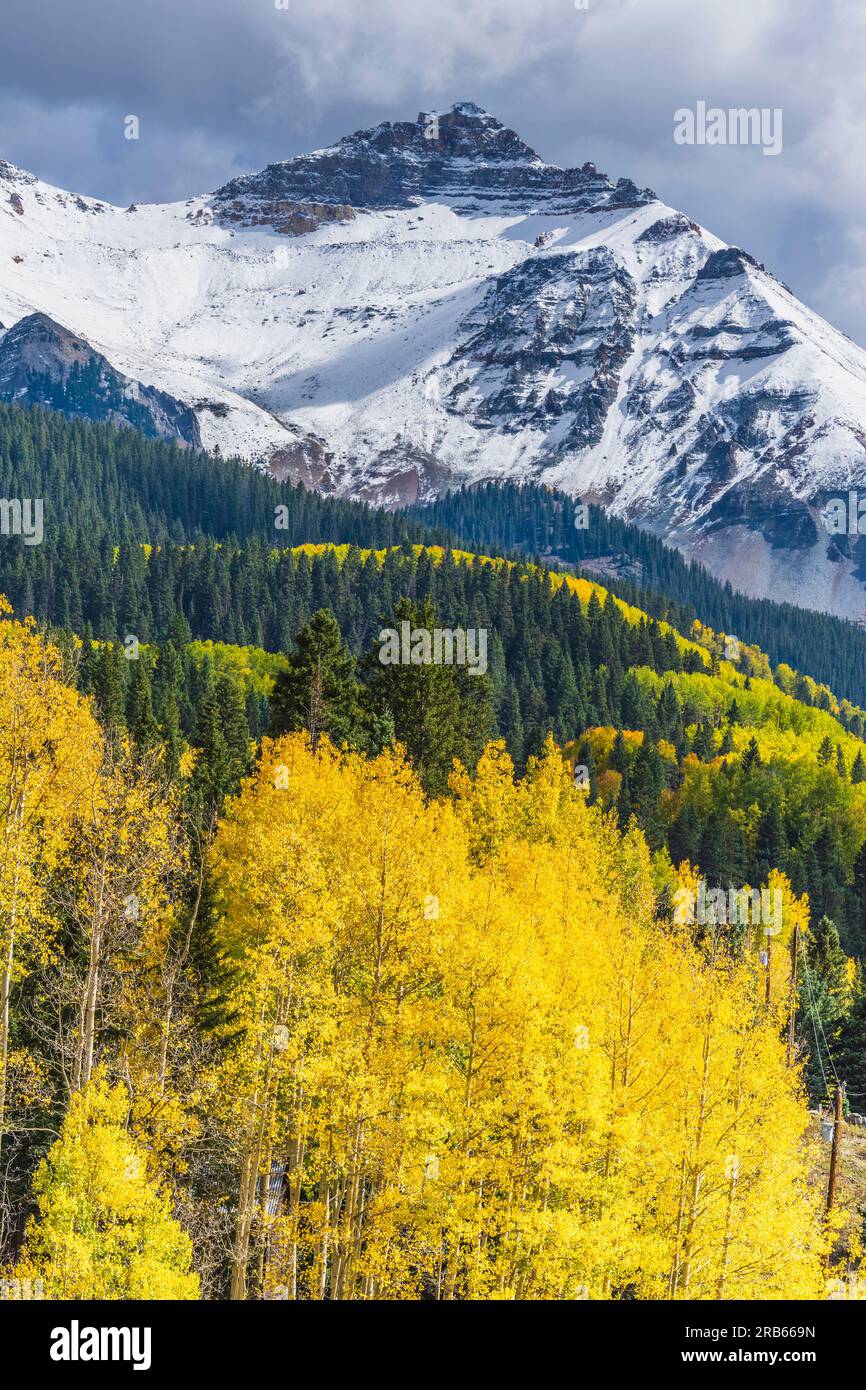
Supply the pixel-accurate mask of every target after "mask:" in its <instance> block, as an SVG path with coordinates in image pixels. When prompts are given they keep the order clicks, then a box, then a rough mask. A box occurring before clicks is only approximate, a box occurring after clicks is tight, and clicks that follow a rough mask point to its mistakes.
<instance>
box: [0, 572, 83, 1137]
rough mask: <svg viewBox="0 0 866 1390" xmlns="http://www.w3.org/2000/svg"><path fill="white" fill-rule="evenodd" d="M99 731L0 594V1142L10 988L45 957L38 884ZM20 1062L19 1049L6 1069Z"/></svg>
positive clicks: (64, 834)
mask: <svg viewBox="0 0 866 1390" xmlns="http://www.w3.org/2000/svg"><path fill="white" fill-rule="evenodd" d="M101 755H102V739H101V735H100V731H99V728H98V726H97V724H96V721H95V719H94V718H93V716H92V714H91V711H90V708H89V704H88V702H87V701H85V700H84V699H82V697H81V696H80V695H78V694H76V692H75V691H74V690H72V689H70V688H69V686H68V685H66V684H65V682H64V680H63V673H62V668H61V662H60V657H59V654H58V653H57V652H56V651H55V649H54V648H53V647H51V646H50V645H49V644H47V643H45V642H44V641H43V640H42V639H41V638H40V637H39V636H38V635H37V634H36V632H35V631H34V625H33V622H32V620H29V619H28V620H26V621H25V622H23V623H18V622H15V621H13V620H12V618H11V616H10V609H9V605H8V604H7V603H6V600H5V599H0V1148H2V1143H3V1134H4V1130H5V1129H6V1128H7V1125H8V1123H9V1118H10V1117H9V1109H10V1106H12V1107H14V1106H15V1104H16V1102H17V1099H18V1098H17V1097H16V1096H15V1094H13V1093H11V1092H10V1089H9V1087H8V1085H7V1082H8V1080H9V1079H10V1069H9V1061H10V1047H11V1027H12V1012H11V1011H12V991H13V989H14V987H15V986H16V985H17V984H19V983H20V982H21V981H22V980H23V979H25V978H26V977H27V976H28V975H29V974H30V972H31V971H32V970H33V969H35V968H37V967H40V966H44V965H45V964H46V963H47V962H48V961H49V960H50V959H51V957H52V952H53V948H54V941H55V935H56V931H57V917H56V912H55V905H54V904H53V903H52V902H51V901H50V899H49V895H48V885H49V881H50V877H51V874H52V873H53V872H54V871H55V870H56V868H57V866H58V863H59V862H60V860H61V858H62V856H63V854H64V852H65V849H66V845H67V842H68V837H69V835H70V833H71V826H72V824H73V821H74V819H75V817H76V815H77V814H78V813H79V811H80V810H81V809H82V808H83V807H84V805H85V804H86V801H87V797H88V794H89V790H90V787H91V785H92V781H93V778H94V777H95V775H96V769H97V767H98V765H99V760H100V757H101ZM21 1066H24V1067H25V1070H26V1069H27V1068H26V1064H25V1063H24V1062H23V1059H22V1058H21V1057H20V1056H19V1057H18V1060H17V1064H16V1068H13V1070H12V1073H11V1075H12V1076H13V1077H14V1075H15V1072H16V1071H17V1070H19V1069H20V1067H21Z"/></svg>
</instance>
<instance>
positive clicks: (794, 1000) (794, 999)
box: [788, 922, 800, 1067]
mask: <svg viewBox="0 0 866 1390" xmlns="http://www.w3.org/2000/svg"><path fill="white" fill-rule="evenodd" d="M799 943H800V928H799V927H798V926H797V923H796V922H795V923H794V940H793V942H792V943H791V1025H790V1027H789V1029H788V1066H789V1067H790V1066H792V1065H793V1062H794V1022H795V1020H796V1017H797V954H798V946H799Z"/></svg>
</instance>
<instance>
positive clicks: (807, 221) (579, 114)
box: [0, 0, 866, 341]
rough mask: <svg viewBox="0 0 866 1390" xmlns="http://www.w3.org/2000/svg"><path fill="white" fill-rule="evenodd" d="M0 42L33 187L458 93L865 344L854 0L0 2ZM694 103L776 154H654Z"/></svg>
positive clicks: (113, 178) (4, 114)
mask: <svg viewBox="0 0 866 1390" xmlns="http://www.w3.org/2000/svg"><path fill="white" fill-rule="evenodd" d="M0 38H2V71H3V85H2V95H0V156H2V157H6V158H8V159H11V160H12V161H14V162H15V163H18V164H21V165H23V166H24V167H26V168H30V169H33V170H34V172H37V173H38V174H40V176H41V177H43V178H45V179H48V180H49V181H50V182H53V183H57V184H60V185H62V186H65V187H70V188H75V189H76V190H78V191H82V192H87V193H94V194H98V195H99V196H101V197H105V198H109V199H112V200H113V201H116V202H129V201H132V200H135V201H143V200H146V199H167V198H181V197H186V196H188V195H189V194H191V193H197V192H203V191H206V190H208V189H211V188H213V187H215V186H217V185H218V184H220V183H221V182H223V181H224V180H225V179H227V178H229V177H230V176H232V175H233V174H235V173H238V172H241V171H244V170H247V169H253V168H260V167H261V166H262V165H263V164H265V163H267V162H268V161H269V160H274V159H282V158H287V157H288V156H290V155H292V154H295V153H298V152H299V151H301V150H305V149H311V148H314V147H316V146H317V145H322V144H327V143H330V142H331V141H332V140H334V139H336V138H337V137H339V136H340V135H341V134H345V133H347V132H349V131H352V130H355V129H357V128H359V127H362V126H365V125H370V124H373V123H375V122H376V121H379V120H383V119H390V120H399V119H405V118H407V117H414V116H415V115H416V114H417V112H418V110H419V109H422V108H425V109H426V108H434V107H437V106H438V107H444V106H447V105H450V103H451V102H453V101H455V100H464V99H471V100H474V101H477V102H479V103H480V104H482V105H484V106H486V107H487V108H488V109H489V110H492V111H493V112H495V114H497V115H498V116H499V117H500V119H502V120H504V121H505V122H506V123H507V124H509V125H511V126H513V127H514V128H515V129H517V130H518V131H519V132H520V134H521V135H522V136H523V137H524V139H526V140H528V141H529V143H530V144H532V145H534V146H535V148H536V149H538V150H539V152H540V153H541V154H542V155H543V156H544V157H545V158H546V159H549V160H552V161H554V162H556V163H561V164H574V163H582V162H583V161H584V160H586V159H591V160H593V161H594V162H595V163H596V164H598V165H599V166H600V167H601V168H603V169H605V170H607V172H609V173H611V174H613V175H615V176H618V175H620V174H626V175H629V176H630V177H633V178H634V179H635V180H636V181H637V182H639V183H641V184H645V183H649V184H650V185H651V186H653V187H654V188H655V189H656V191H657V192H658V194H659V195H660V196H661V197H662V198H664V199H665V201H666V202H669V203H671V204H673V205H675V206H678V207H682V208H683V209H684V210H685V211H687V212H689V213H690V214H691V215H693V216H694V217H696V218H698V219H699V220H700V221H701V222H703V223H704V224H705V225H706V226H708V227H710V228H711V229H712V230H713V231H716V232H717V233H718V234H719V235H720V236H722V237H724V238H725V239H726V240H728V241H733V242H735V243H738V244H740V245H744V246H746V247H747V248H748V249H749V250H751V251H752V252H753V253H754V254H755V255H757V256H758V257H759V258H760V259H762V260H764V261H765V262H766V263H767V264H768V265H769V267H770V268H771V269H773V270H774V271H775V272H776V273H777V274H779V275H780V277H781V278H782V279H784V280H786V281H788V283H790V284H791V286H792V288H793V289H794V290H795V291H796V292H797V293H798V294H799V295H801V296H802V297H803V298H804V299H805V300H806V301H807V302H809V303H810V304H812V305H813V306H814V307H815V308H817V309H818V310H819V311H820V312H822V313H825V314H826V315H827V317H829V318H831V319H832V320H833V321H835V322H836V323H838V324H839V325H840V326H841V327H843V328H845V329H846V330H847V331H849V332H850V333H852V334H853V335H854V336H857V337H858V338H859V339H860V340H861V341H866V237H864V234H863V232H861V230H860V229H861V228H863V227H866V180H864V179H863V177H862V159H861V150H862V149H863V147H864V134H866V130H864V126H866V116H864V112H866V102H864V100H863V98H864V85H866V83H864V75H863V74H864V70H866V65H864V61H863V60H864V56H866V15H864V14H863V11H862V7H861V6H860V5H859V4H857V3H856V0H827V2H826V3H824V4H822V5H816V4H814V3H813V0H725V3H724V4H712V3H706V2H705V0H588V6H587V8H586V9H583V8H582V7H580V5H579V4H575V0H367V2H366V3H359V2H358V0H288V8H278V7H277V4H276V3H275V2H274V0H142V3H140V4H136V3H132V0H76V2H75V4H71V3H65V4H64V3H60V0H3V11H2V30H0ZM698 100H704V101H706V102H707V103H708V104H710V105H717V106H721V107H724V108H729V107H732V106H760V107H764V106H766V107H773V108H775V107H779V108H781V109H782V111H783V116H784V147H783V151H782V153H781V155H780V156H779V157H778V158H775V159H773V158H767V157H764V156H763V155H762V153H761V150H760V149H758V148H754V147H728V148H724V147H708V146H704V147H687V146H685V147H684V146H677V145H676V144H675V143H674V141H673V113H674V111H675V110H676V109H677V108H678V107H683V106H691V107H693V106H694V104H695V102H696V101H698ZM128 114H135V115H137V116H138V117H139V118H140V121H141V139H140V140H139V141H138V142H134V141H126V140H124V139H123V117H124V116H125V115H128Z"/></svg>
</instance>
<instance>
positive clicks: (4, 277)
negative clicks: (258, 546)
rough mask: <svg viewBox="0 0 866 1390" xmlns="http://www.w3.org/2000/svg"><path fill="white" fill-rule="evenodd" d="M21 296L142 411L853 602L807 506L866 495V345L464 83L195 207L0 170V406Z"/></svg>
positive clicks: (851, 605) (781, 593)
mask: <svg viewBox="0 0 866 1390" xmlns="http://www.w3.org/2000/svg"><path fill="white" fill-rule="evenodd" d="M34 314H35V315H42V316H47V319H48V320H51V321H53V324H52V332H55V331H57V332H60V333H62V331H63V330H66V331H67V334H68V336H69V337H70V338H71V339H73V340H74V341H75V342H77V343H78V344H79V348H78V349H77V350H78V351H83V350H84V349H86V348H87V347H88V346H89V348H90V349H92V352H93V354H94V358H95V359H96V360H97V361H99V362H100V363H101V359H102V358H104V359H106V361H105V363H104V365H100V366H99V367H98V370H97V369H93V370H92V371H91V376H93V371H94V370H95V371H96V375H97V376H100V374H101V379H102V380H104V381H109V378H108V376H107V373H108V372H109V371H110V370H112V369H113V372H114V373H115V374H116V379H115V378H111V379H110V382H109V386H108V387H106V388H105V389H106V390H107V391H108V394H109V396H110V397H111V399H112V401H114V402H115V403H116V397H117V393H118V391H119V393H120V395H121V397H123V398H125V399H127V400H130V399H131V400H132V401H133V403H134V404H135V405H136V406H138V405H140V404H141V401H142V397H141V392H142V391H144V390H146V389H147V388H154V390H155V393H156V400H155V399H154V398H152V397H151V398H148V397H145V398H144V405H145V406H154V405H155V404H156V403H157V401H158V404H159V411H157V414H158V415H159V418H160V421H161V423H160V427H159V428H158V429H156V425H155V424H154V429H156V432H161V433H165V432H168V433H169V434H171V433H172V431H174V434H175V437H178V438H180V439H185V440H186V441H187V442H191V443H195V442H197V439H198V438H199V437H200V439H201V442H202V443H203V444H204V446H205V447H208V448H213V447H214V446H216V445H219V447H220V448H221V450H222V452H223V453H224V454H225V453H238V454H241V455H243V456H245V457H248V458H255V459H260V460H261V461H262V462H263V463H266V464H267V465H268V466H270V467H271V468H272V469H273V470H274V471H275V472H277V473H278V474H279V475H281V476H292V477H299V478H303V479H304V481H306V482H307V483H309V484H312V485H314V486H317V487H320V488H323V489H327V490H335V491H339V492H343V493H348V494H352V495H355V496H360V497H367V498H371V499H376V500H384V501H386V502H401V501H410V500H415V499H416V498H419V497H424V496H428V495H432V494H433V493H435V492H436V491H439V490H441V489H443V488H445V487H447V486H450V485H453V484H455V483H458V482H465V481H473V480H480V479H487V478H511V479H521V478H522V479H533V480H536V481H538V480H541V481H546V482H549V483H551V484H554V485H557V486H560V487H563V488H565V489H567V490H568V491H569V492H572V493H574V494H577V495H580V496H581V497H583V498H584V499H585V500H596V501H600V502H602V503H603V504H604V505H605V506H606V507H608V508H609V509H610V510H611V511H613V512H616V513H618V514H620V515H623V516H625V517H627V518H628V519H630V520H632V521H634V522H636V523H637V524H639V525H642V526H645V527H647V528H649V529H651V530H652V531H654V532H656V533H658V534H660V535H662V536H665V537H666V538H668V539H669V540H671V541H672V542H673V543H675V544H677V545H678V546H680V547H681V548H682V549H684V550H686V551H687V552H688V553H690V554H692V555H695V556H696V557H698V558H700V559H701V560H703V561H704V563H706V564H707V565H708V566H709V568H710V569H711V570H713V571H714V573H716V574H717V575H719V576H721V577H722V578H730V579H731V580H732V582H734V583H735V585H736V586H738V587H740V588H743V589H745V590H747V591H748V592H750V593H752V594H757V595H767V596H769V597H772V598H776V599H788V600H791V601H792V602H797V603H801V604H806V605H809V606H814V607H820V608H826V609H828V610H830V611H834V612H837V613H842V614H848V615H851V616H856V617H858V618H861V619H866V590H864V587H863V583H864V580H866V547H864V545H863V542H862V541H858V540H857V538H856V537H851V538H849V537H846V536H844V535H843V536H831V535H830V534H829V533H828V531H827V530H826V528H825V526H824V525H823V524H822V520H821V515H820V510H821V507H822V506H823V505H824V503H825V502H826V499H827V498H828V497H835V496H839V497H846V496H847V493H848V490H849V489H851V488H853V489H857V488H858V486H859V487H860V488H861V489H862V492H863V494H864V495H866V352H864V351H863V350H862V349H860V348H859V347H857V346H856V345H855V344H854V343H852V342H851V340H850V339H848V338H847V337H845V336H844V335H843V334H842V333H839V332H837V331H836V330H835V329H833V328H832V327H831V326H830V325H829V324H827V323H826V322H825V321H824V320H823V319H821V318H820V317H819V316H818V315H817V314H814V313H812V312H811V311H810V310H809V309H807V308H806V307H805V306H804V305H803V304H801V303H800V302H799V301H798V300H797V299H796V298H795V297H794V295H793V294H792V293H791V292H790V291H789V290H788V289H787V288H786V287H785V286H784V285H783V284H781V283H780V282H779V281H778V280H776V279H774V277H773V276H772V275H771V274H770V273H769V272H767V271H766V270H765V269H764V268H763V267H762V266H760V265H758V264H757V262H756V261H755V260H754V259H753V258H752V257H750V256H749V255H748V254H747V253H746V252H744V251H741V250H739V249H737V248H734V247H728V246H726V245H725V244H724V243H723V242H721V241H720V240H719V239H718V238H717V237H714V236H713V235H712V234H711V233H709V232H707V231H706V230H705V229H704V228H702V227H700V226H698V225H697V223H695V222H693V221H691V220H690V219H689V218H688V217H686V216H684V215H683V214H682V213H679V212H677V211H675V210H674V209H672V208H669V207H666V206H665V205H664V204H663V203H661V202H660V201H659V200H658V199H657V198H656V197H655V195H654V194H653V193H652V192H651V191H650V190H649V189H640V188H638V187H637V185H636V184H634V183H632V182H631V181H630V180H628V179H620V180H619V181H618V182H616V183H614V182H612V181H611V180H610V179H608V178H607V177H606V176H605V175H604V174H601V173H599V171H598V170H597V169H596V168H595V166H594V165H592V164H585V165H584V166H583V167H582V168H580V169H560V168H557V167H556V166H553V165H549V164H546V163H544V162H543V160H542V159H540V158H539V156H538V155H537V154H536V153H535V152H534V151H533V150H531V149H530V148H529V147H528V146H527V145H525V144H524V143H523V141H522V140H521V139H520V138H519V136H517V135H516V134H515V133H514V132H513V131H511V130H508V129H506V128H505V127H504V126H503V125H502V124H501V123H500V122H499V121H497V120H496V119H495V118H494V117H493V116H491V115H489V114H488V113H487V112H484V111H482V110H481V109H480V108H479V107H477V106H474V105H473V104H472V103H468V102H463V103H458V104H457V105H456V106H454V107H452V108H451V109H450V110H449V111H447V112H440V113H423V112H422V113H421V115H419V117H418V120H417V121H413V122H398V123H395V124H391V123H384V124H382V125H380V126H377V127H375V128H374V129H372V130H367V131H361V132H359V133H357V134H355V135H352V136H349V137H347V138H346V139H344V140H341V141H339V143H338V144H336V145H334V146H333V147H331V148H329V149H326V150H319V151H316V152H315V153H313V154H310V155H303V156H300V157H298V158H295V159H291V160H288V161H286V162H284V163H281V164H274V165H270V166H269V167H268V168H267V169H265V170H264V171H263V172H262V173H260V174H255V175H250V176H248V177H245V178H240V179H235V180H233V181H232V182H231V183H229V184H227V185H226V186H225V187H224V188H221V189H219V190H218V191H217V192H216V193H214V194H211V195H206V196H201V197H196V198H191V199H189V201H187V202H185V203H175V204H166V205H150V206H145V205H142V206H138V207H137V206H135V205H133V206H132V207H130V208H126V209H121V208H117V207H112V206H110V205H108V204H106V203H103V202H100V201H98V200H96V199H93V198H85V197H80V196H78V195H76V194H72V193H67V192H63V191H62V190H59V189H56V188H52V187H50V186H48V185H46V184H44V183H42V182H40V181H39V180H37V179H36V178H34V177H33V176H32V175H31V174H27V173H24V172H23V171H21V170H19V169H17V168H15V167H14V166H12V165H9V164H3V163H0V323H2V324H5V325H6V326H7V328H9V327H11V326H13V325H19V324H20V321H22V320H25V321H28V322H27V324H26V325H25V327H24V328H20V327H18V328H12V331H11V332H9V333H7V334H6V336H5V337H0V395H2V396H5V397H6V398H7V399H9V398H15V399H29V398H32V389H31V387H32V382H30V383H29V385H28V382H29V378H27V372H26V371H24V372H23V375H22V366H21V355H22V351H23V349H22V345H21V344H22V341H23V344H24V347H27V348H28V350H29V351H30V353H31V355H32V352H33V343H32V337H33V333H34V331H36V330H37V329H38V330H39V331H42V332H44V331H45V322H46V320H45V319H41V318H37V319H35V320H34V319H31V318H30V316H31V315H34ZM16 332H17V334H18V338H17V339H13V334H14V333H16ZM37 336H38V333H37ZM10 339H13V341H12V342H10ZM81 340H84V345H83V348H82V347H81ZM66 346H67V348H68V344H67V345H66ZM98 355H101V358H99V357H98ZM60 357H61V359H62V360H66V358H65V356H64V353H61V354H60ZM61 376H62V373H61ZM77 380H78V378H77V377H76V382H77ZM64 382H65V377H63V378H62V381H61V385H63V383H64ZM10 383H11V384H10ZM38 385H39V383H37V386H38ZM28 391H30V395H28ZM64 408H65V407H64ZM160 412H162V413H161V415H160ZM127 418H128V416H127ZM154 418H155V417H154ZM167 421H168V422H169V423H168V424H166V422H167ZM130 423H135V421H134V420H130ZM196 431H197V434H196Z"/></svg>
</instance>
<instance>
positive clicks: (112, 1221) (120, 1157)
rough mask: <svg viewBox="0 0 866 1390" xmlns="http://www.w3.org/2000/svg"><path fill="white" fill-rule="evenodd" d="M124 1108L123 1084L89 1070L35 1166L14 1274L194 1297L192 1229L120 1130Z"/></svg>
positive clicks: (121, 1292)
mask: <svg viewBox="0 0 866 1390" xmlns="http://www.w3.org/2000/svg"><path fill="white" fill-rule="evenodd" d="M128 1110H129V1097H128V1094H127V1091H126V1088H125V1087H124V1086H123V1085H118V1086H115V1087H114V1088H113V1089H112V1088H110V1087H109V1086H108V1085H107V1083H106V1082H105V1080H104V1078H103V1077H101V1076H99V1075H96V1076H94V1078H93V1080H91V1081H90V1082H89V1083H88V1085H87V1086H86V1087H85V1088H84V1089H83V1090H82V1091H78V1092H76V1093H75V1094H74V1095H73V1096H72V1099H71V1101H70V1106H69V1111H68V1113H67V1115H66V1118H65V1120H64V1122H63V1127H62V1130H61V1133H60V1137H59V1139H58V1140H57V1141H56V1143H55V1144H53V1145H52V1147H51V1149H50V1150H49V1152H48V1154H47V1156H46V1157H45V1158H44V1159H43V1161H42V1163H41V1164H40V1165H39V1168H38V1169H37V1172H36V1179H35V1183H34V1190H35V1195H36V1202H37V1212H36V1214H35V1215H34V1216H33V1217H32V1218H31V1220H30V1222H29V1223H28V1226H27V1231H26V1234H25V1240H24V1248H23V1251H22V1254H21V1259H20V1261H19V1264H18V1267H17V1268H16V1270H15V1276H16V1277H17V1278H19V1279H30V1280H31V1281H34V1280H41V1281H42V1288H43V1294H44V1297H46V1298H56V1299H76V1298H86V1299H119V1298H124V1299H126V1298H136V1299H195V1298H197V1297H198V1294H199V1281H198V1275H197V1274H196V1273H195V1272H194V1271H193V1269H192V1245H191V1242H190V1239H189V1236H188V1235H187V1234H186V1233H185V1232H184V1231H183V1230H182V1229H181V1227H180V1226H179V1225H178V1223H177V1221H175V1220H174V1218H173V1216H172V1215H171V1210H170V1207H169V1203H168V1200H167V1198H166V1197H165V1196H164V1195H163V1194H162V1193H161V1191H160V1189H159V1186H158V1185H157V1184H156V1183H155V1181H154V1180H153V1178H152V1176H151V1175H150V1174H149V1172H148V1159H147V1156H146V1154H145V1152H144V1150H143V1149H141V1148H140V1147H139V1146H137V1145H136V1144H135V1143H134V1142H133V1141H132V1139H131V1138H130V1136H129V1134H128V1132H127V1130H126V1127H125V1126H126V1120H127V1114H128Z"/></svg>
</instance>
